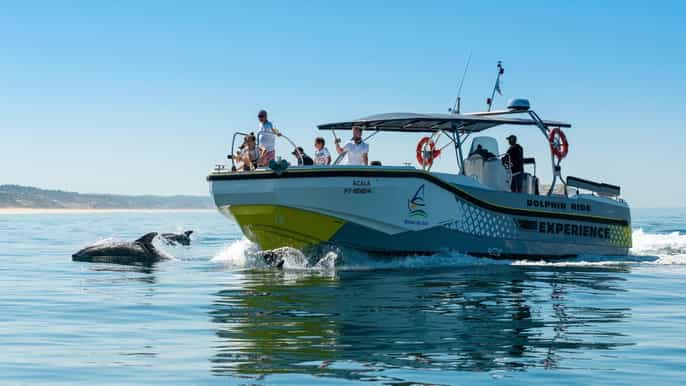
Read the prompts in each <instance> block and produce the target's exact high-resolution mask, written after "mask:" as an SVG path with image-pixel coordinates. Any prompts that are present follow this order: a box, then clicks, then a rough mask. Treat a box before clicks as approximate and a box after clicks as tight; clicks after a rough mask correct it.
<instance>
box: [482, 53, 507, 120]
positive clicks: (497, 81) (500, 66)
mask: <svg viewBox="0 0 686 386" xmlns="http://www.w3.org/2000/svg"><path fill="white" fill-rule="evenodd" d="M504 73H505V69H504V68H503V62H501V61H500V60H499V61H498V76H497V77H496V78H495V85H494V86H493V92H492V93H491V97H490V98H486V104H487V105H488V110H487V111H491V107H492V106H493V98H495V92H496V91H497V92H498V94H499V95H503V92H502V90H501V89H500V77H501V76H502V75H503V74H504Z"/></svg>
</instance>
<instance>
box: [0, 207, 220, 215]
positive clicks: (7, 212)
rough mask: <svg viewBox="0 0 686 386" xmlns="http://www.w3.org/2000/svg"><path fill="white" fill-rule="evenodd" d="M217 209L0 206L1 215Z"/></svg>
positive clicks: (203, 210) (205, 210)
mask: <svg viewBox="0 0 686 386" xmlns="http://www.w3.org/2000/svg"><path fill="white" fill-rule="evenodd" d="M215 210H216V209H97V208H96V209H89V208H80V209H76V208H74V209H72V208H0V215H24V214H100V213H164V212H188V213H193V212H208V211H215Z"/></svg>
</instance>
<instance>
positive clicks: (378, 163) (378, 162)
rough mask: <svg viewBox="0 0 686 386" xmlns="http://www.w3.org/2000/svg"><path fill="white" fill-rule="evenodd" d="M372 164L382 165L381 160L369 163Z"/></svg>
mask: <svg viewBox="0 0 686 386" xmlns="http://www.w3.org/2000/svg"><path fill="white" fill-rule="evenodd" d="M369 165H370V166H382V165H381V161H372V162H370V163H369Z"/></svg>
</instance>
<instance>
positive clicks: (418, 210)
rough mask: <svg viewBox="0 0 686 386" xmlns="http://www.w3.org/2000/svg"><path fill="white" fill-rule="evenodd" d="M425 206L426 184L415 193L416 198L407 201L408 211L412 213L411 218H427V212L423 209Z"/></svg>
mask: <svg viewBox="0 0 686 386" xmlns="http://www.w3.org/2000/svg"><path fill="white" fill-rule="evenodd" d="M425 206H426V202H425V201H424V184H422V185H420V186H419V188H418V189H417V191H416V192H415V193H414V196H412V198H411V199H409V200H407V209H408V210H409V211H410V217H426V216H427V215H426V211H425V210H424V209H423V208H424V207H425Z"/></svg>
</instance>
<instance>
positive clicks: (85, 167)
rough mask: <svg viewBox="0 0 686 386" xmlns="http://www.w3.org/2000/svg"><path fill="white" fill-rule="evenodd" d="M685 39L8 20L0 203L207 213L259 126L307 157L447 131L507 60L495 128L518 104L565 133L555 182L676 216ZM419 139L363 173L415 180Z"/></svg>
mask: <svg viewBox="0 0 686 386" xmlns="http://www.w3.org/2000/svg"><path fill="white" fill-rule="evenodd" d="M684 20H686V3H683V2H676V1H675V2H661V1H652V2H631V1H621V2H619V1H618V2H610V1H603V2H597V1H587V2H585V1H575V2H550V1H534V2H529V1H523V0H520V1H509V2H498V1H496V2H482V1H468V2H465V1H422V2H417V1H408V2H405V1H394V2H382V1H345V2H336V3H333V2H324V1H308V2H299V1H288V2H286V1H283V2H270V1H260V2H258V1H254V2H238V1H237V2H231V1H216V2H213V1H194V2H191V1H186V2H172V1H145V2H141V1H111V2H92V1H83V2H70V1H59V2H56V1H45V2H36V1H16V2H13V1H3V2H2V3H1V4H0V184H3V183H15V184H22V185H31V186H38V187H44V188H54V189H62V190H70V191H79V192H96V193H121V194H163V195H171V194H197V195H205V194H207V193H208V185H207V182H206V180H205V177H206V176H207V174H208V172H209V171H210V170H211V169H212V168H213V166H214V165H215V164H217V163H223V162H226V158H225V157H226V154H228V152H229V147H230V141H231V136H232V134H233V132H234V131H250V130H256V127H257V120H256V114H257V112H258V111H259V110H260V109H262V108H264V109H267V110H268V111H269V115H270V119H271V121H272V122H273V123H274V125H275V126H276V127H278V128H279V129H280V130H282V131H283V132H284V133H285V134H286V135H287V136H289V137H290V138H292V139H293V140H294V141H295V142H296V143H298V144H299V145H301V146H303V147H304V148H305V150H306V151H310V150H311V148H312V143H313V139H314V137H315V136H317V135H322V134H323V136H324V137H325V138H326V139H327V141H328V144H329V148H330V150H333V138H332V137H331V135H330V134H329V133H320V132H318V131H317V130H316V125H317V124H321V123H326V122H335V121H344V120H351V119H355V118H360V117H364V116H367V115H371V114H376V113H386V112H398V111H409V112H419V113H431V112H438V113H446V112H447V110H448V108H449V107H450V106H451V105H452V103H453V101H454V99H455V96H456V92H457V85H458V83H459V81H460V78H461V76H462V73H463V71H464V67H465V63H466V61H467V57H468V56H469V54H470V52H471V53H472V60H471V64H470V67H469V71H468V73H467V76H466V78H465V82H464V87H463V90H462V100H463V105H462V107H463V108H462V110H463V111H483V110H484V109H485V108H486V106H485V99H486V97H487V96H489V95H490V92H491V90H492V87H493V83H494V81H495V75H496V63H497V61H499V60H501V61H502V62H503V66H504V67H505V74H504V76H503V79H502V83H501V85H502V90H503V95H502V96H497V97H496V100H495V107H496V108H503V107H504V106H505V104H506V102H507V100H508V99H509V98H514V97H524V98H528V99H529V100H530V101H531V105H532V108H533V109H534V110H535V111H536V112H537V113H538V114H539V115H540V116H541V117H543V118H544V119H554V120H561V121H566V122H569V123H571V124H572V125H573V126H572V128H570V129H567V130H566V134H567V137H568V139H569V142H570V153H569V156H568V157H567V158H566V159H565V160H564V161H563V164H562V170H563V174H564V175H573V176H577V177H582V178H587V179H593V180H598V181H603V182H607V183H612V184H619V185H621V186H622V191H623V196H624V197H625V198H626V199H627V201H628V202H629V203H630V204H631V205H632V206H635V207H684V206H686V198H685V197H686V179H684V178H683V177H684V175H685V174H686V173H685V172H684V169H686V159H684V148H685V146H686V130H685V129H686V123H685V122H686V109H685V108H684V107H683V105H684V98H683V95H684V92H685V91H686V76H684V72H683V71H684V70H683V67H684V65H685V62H686V60H685V59H686V27H684ZM510 133H515V134H517V135H518V137H519V142H520V143H521V144H522V145H523V146H524V149H525V153H526V155H527V156H535V157H536V158H537V160H538V173H539V176H540V177H541V179H542V180H543V182H544V183H545V182H548V180H549V176H550V172H549V169H550V165H549V163H550V162H549V159H550V156H549V153H548V149H547V146H546V142H545V139H544V138H543V136H542V135H541V134H540V132H538V131H537V129H536V128H534V127H531V128H527V127H501V128H497V129H494V130H491V131H489V132H486V133H484V135H491V136H494V137H496V138H497V139H498V140H499V142H500V147H501V148H500V150H501V151H502V152H504V151H505V149H506V147H505V146H506V145H505V139H504V138H505V137H506V136H507V135H508V134H510ZM420 137H421V135H418V134H402V135H396V134H380V135H378V136H377V137H375V138H374V139H373V140H372V141H371V142H370V148H371V149H370V159H378V160H381V161H383V162H384V164H402V163H404V162H414V158H415V152H414V149H415V144H416V142H417V141H418V140H419V138H420ZM282 142H283V141H282ZM277 151H278V152H280V153H282V155H283V156H284V158H287V159H288V158H289V157H290V155H288V154H287V153H290V149H288V147H287V144H286V143H285V142H283V143H279V144H278V145H277ZM415 165H416V163H415ZM434 169H435V170H438V171H445V172H454V171H455V158H454V155H452V154H451V153H450V152H447V153H446V154H444V155H443V156H442V157H441V158H440V159H439V160H438V161H437V163H436V165H435V167H434Z"/></svg>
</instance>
